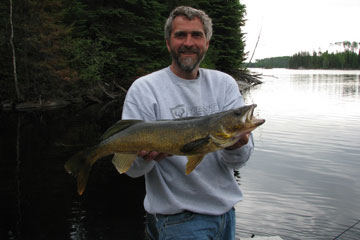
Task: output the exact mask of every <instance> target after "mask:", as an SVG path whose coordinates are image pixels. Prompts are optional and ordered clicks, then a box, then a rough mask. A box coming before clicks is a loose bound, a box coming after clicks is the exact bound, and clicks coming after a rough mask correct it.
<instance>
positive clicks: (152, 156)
mask: <svg viewBox="0 0 360 240" xmlns="http://www.w3.org/2000/svg"><path fill="white" fill-rule="evenodd" d="M170 156H172V155H171V154H167V153H159V152H156V151H150V152H148V151H145V150H141V151H139V152H138V157H142V158H143V159H144V160H146V161H151V160H154V161H157V162H159V161H161V160H163V159H164V158H166V157H170Z"/></svg>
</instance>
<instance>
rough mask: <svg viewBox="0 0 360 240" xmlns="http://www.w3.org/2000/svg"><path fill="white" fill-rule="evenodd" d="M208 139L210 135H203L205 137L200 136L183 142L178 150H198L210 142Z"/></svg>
mask: <svg viewBox="0 0 360 240" xmlns="http://www.w3.org/2000/svg"><path fill="white" fill-rule="evenodd" d="M209 139H210V137H205V138H200V139H197V140H195V141H192V142H189V143H187V144H185V145H184V146H183V147H182V148H181V149H180V151H182V152H183V153H192V152H195V151H197V150H199V149H200V148H202V147H204V146H207V145H208V144H209V143H210V142H209Z"/></svg>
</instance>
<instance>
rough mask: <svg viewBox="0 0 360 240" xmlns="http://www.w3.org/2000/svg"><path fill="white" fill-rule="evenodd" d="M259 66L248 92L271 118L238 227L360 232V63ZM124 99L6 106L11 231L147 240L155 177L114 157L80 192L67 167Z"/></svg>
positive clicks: (0, 208)
mask: <svg viewBox="0 0 360 240" xmlns="http://www.w3.org/2000/svg"><path fill="white" fill-rule="evenodd" d="M252 70H253V71H256V72H260V73H263V74H264V77H263V81H264V83H263V84H261V85H258V86H256V87H254V88H253V89H251V90H250V91H248V92H246V93H245V94H244V97H245V99H246V102H247V103H249V104H250V103H256V104H257V105H258V107H257V108H256V115H258V116H259V117H261V118H265V119H266V123H265V124H264V125H262V126H261V127H260V128H258V129H257V130H255V131H254V137H255V145H256V147H255V151H254V154H253V156H252V157H251V159H250V160H249V162H248V163H247V164H246V166H245V167H243V168H241V169H240V177H239V179H238V182H239V184H240V187H241V189H242V191H243V194H244V200H243V201H242V202H240V203H238V204H237V205H236V212H237V237H238V238H240V237H241V238H242V237H250V236H251V235H252V234H255V235H256V236H272V235H278V236H281V237H282V238H283V239H290V240H291V239H335V238H336V237H337V236H339V235H340V234H342V233H343V232H344V231H345V232H344V233H343V234H342V235H341V236H340V237H339V238H338V239H343V240H348V239H360V223H359V224H356V223H357V222H358V221H359V219H360V134H359V132H360V123H359V121H360V71H336V70H331V71H325V70H287V69H267V70H264V69H252ZM121 105H122V102H121V101H119V102H113V103H109V104H107V105H106V106H103V105H89V106H86V107H84V106H73V107H67V108H62V109H57V110H50V111H33V112H21V113H8V112H0V131H1V137H0V198H1V205H0V212H1V214H0V239H1V240H2V239H5V240H6V239H9V240H10V239H11V240H12V239H24V240H28V239H37V240H38V239H46V240H48V239H55V240H56V239H65V240H67V239H71V240H80V239H81V240H85V239H86V240H92V239H94V240H98V239H105V240H108V239H109V240H112V239H135V240H136V239H143V229H144V226H143V222H144V219H143V215H144V210H143V206H142V202H143V197H144V193H145V192H144V180H143V178H138V179H131V178H129V177H127V176H126V175H120V174H118V173H117V172H116V170H115V168H114V167H113V166H112V164H111V161H110V159H111V158H107V159H106V160H108V161H106V160H103V161H99V162H97V163H96V165H95V167H94V168H93V170H92V172H91V175H90V179H89V183H88V186H87V188H86V191H85V193H84V195H83V196H78V195H77V193H76V183H75V180H74V178H72V177H71V176H69V175H68V174H67V173H66V172H65V170H64V168H63V165H64V162H65V161H66V159H68V158H69V157H70V156H71V155H72V154H74V153H75V152H77V151H78V150H80V149H83V148H85V147H87V146H90V145H91V144H94V143H95V142H96V139H97V138H98V137H99V136H101V134H102V133H103V131H104V130H105V129H106V128H107V127H108V126H110V125H111V124H112V123H114V122H115V121H116V120H117V119H120V114H121ZM352 225H355V226H354V227H351V226H352ZM350 227H351V228H350ZM348 228H350V229H349V230H347V229H348ZM346 230H347V231H346Z"/></svg>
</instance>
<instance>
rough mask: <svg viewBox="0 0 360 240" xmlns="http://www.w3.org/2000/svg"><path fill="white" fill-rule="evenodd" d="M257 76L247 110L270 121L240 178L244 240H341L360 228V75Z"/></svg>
mask: <svg viewBox="0 0 360 240" xmlns="http://www.w3.org/2000/svg"><path fill="white" fill-rule="evenodd" d="M253 71H256V72H260V73H263V74H264V78H263V81H264V83H263V84H261V85H258V86H257V87H256V88H255V89H252V90H251V91H250V92H248V93H247V94H246V95H245V96H246V102H247V103H256V104H257V105H258V107H257V111H258V115H259V116H260V117H263V118H265V119H266V120H267V121H266V123H265V124H264V125H263V126H262V127H260V128H259V129H258V130H255V131H254V136H255V144H256V147H255V148H256V150H255V152H254V154H253V156H252V157H251V159H250V160H249V162H248V163H247V165H246V166H245V167H244V168H242V169H241V170H240V172H241V180H240V183H241V188H242V190H243V193H244V200H243V201H242V202H241V203H239V204H238V205H237V206H236V210H237V217H238V219H237V220H238V222H237V224H238V229H239V235H240V236H249V234H252V233H254V234H255V235H263V236H269V235H279V236H281V237H282V238H283V239H334V238H335V237H336V236H338V235H339V234H341V233H342V232H343V231H345V230H346V229H347V228H348V227H350V226H351V225H353V224H355V223H356V222H357V221H359V220H360V71H336V70H332V71H325V70H287V69H270V70H264V69H263V70H261V69H253ZM339 239H360V224H357V225H356V226H355V227H354V228H352V229H350V230H349V231H347V232H346V233H344V234H343V235H342V236H341V238H339Z"/></svg>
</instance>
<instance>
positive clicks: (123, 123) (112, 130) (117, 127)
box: [100, 120, 143, 141]
mask: <svg viewBox="0 0 360 240" xmlns="http://www.w3.org/2000/svg"><path fill="white" fill-rule="evenodd" d="M140 122H143V121H142V120H120V121H118V122H116V123H115V124H114V125H112V126H111V127H109V128H108V129H107V130H106V131H105V133H104V134H103V135H102V136H101V138H100V140H101V141H102V140H104V139H106V138H109V137H111V136H112V135H114V134H116V133H118V132H121V131H123V130H125V129H126V128H128V127H131V126H132V125H134V124H137V123H140Z"/></svg>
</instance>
